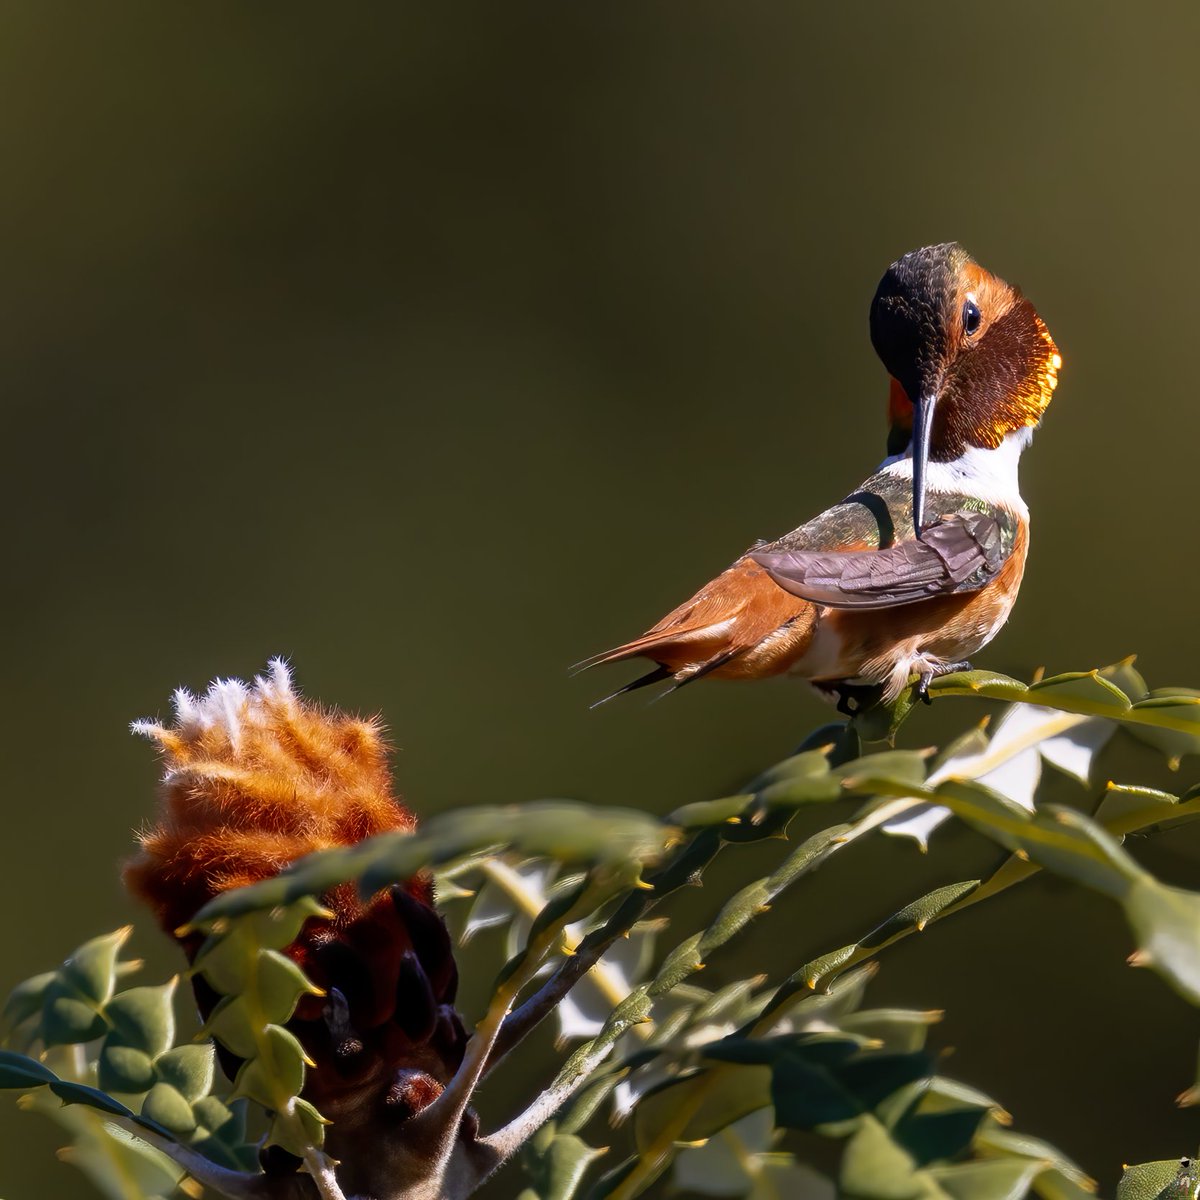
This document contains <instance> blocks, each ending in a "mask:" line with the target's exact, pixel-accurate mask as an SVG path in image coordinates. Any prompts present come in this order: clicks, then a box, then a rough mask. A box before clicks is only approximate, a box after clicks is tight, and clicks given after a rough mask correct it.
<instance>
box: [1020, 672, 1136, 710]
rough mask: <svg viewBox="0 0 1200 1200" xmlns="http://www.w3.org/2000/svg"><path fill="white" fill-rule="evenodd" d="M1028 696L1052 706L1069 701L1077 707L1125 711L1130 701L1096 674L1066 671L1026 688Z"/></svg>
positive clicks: (1114, 685)
mask: <svg viewBox="0 0 1200 1200" xmlns="http://www.w3.org/2000/svg"><path fill="white" fill-rule="evenodd" d="M1029 694H1030V695H1031V696H1034V697H1036V698H1037V699H1038V700H1039V701H1041V702H1042V703H1050V704H1053V705H1057V704H1060V703H1062V702H1064V701H1067V700H1070V701H1072V702H1076V703H1086V704H1096V705H1105V706H1109V705H1111V706H1115V707H1116V708H1117V709H1118V710H1125V709H1128V708H1129V706H1130V701H1129V697H1128V696H1126V695H1125V693H1124V692H1123V691H1121V689H1120V688H1119V687H1118V686H1117V685H1116V684H1115V683H1114V682H1113V681H1112V680H1111V679H1108V678H1106V677H1105V676H1104V675H1102V674H1101V673H1100V672H1099V671H1068V672H1066V673H1065V674H1063V675H1051V676H1049V677H1048V678H1046V679H1039V680H1038V682H1037V683H1031V684H1030V685H1029Z"/></svg>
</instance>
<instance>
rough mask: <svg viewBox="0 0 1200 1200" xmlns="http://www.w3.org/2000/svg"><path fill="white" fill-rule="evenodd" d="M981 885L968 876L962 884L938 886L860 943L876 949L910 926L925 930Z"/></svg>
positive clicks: (907, 929)
mask: <svg viewBox="0 0 1200 1200" xmlns="http://www.w3.org/2000/svg"><path fill="white" fill-rule="evenodd" d="M977 887H979V880H978V879H967V880H964V881H963V882H962V883H951V884H947V885H946V886H945V887H940V888H937V889H936V890H934V891H932V892H929V893H928V894H926V895H924V896H921V897H920V898H919V899H917V900H913V901H912V902H911V903H910V904H906V905H905V906H904V907H903V908H902V909H900V911H899V912H897V913H896V914H895V915H894V916H891V917H889V918H888V919H887V920H886V921H884V922H883V923H882V924H881V925H879V926H877V927H876V928H875V929H873V930H872V931H871V932H870V933H869V934H867V936H866V937H864V938H863V939H862V941H861V942H859V945H860V946H866V947H867V948H868V949H873V948H875V947H877V946H882V945H885V944H886V943H887V942H890V941H891V940H892V939H893V938H894V937H896V936H897V935H898V934H901V933H907V932H908V931H909V930H910V929H924V928H925V926H926V925H927V924H928V923H929V922H930V921H932V920H934V919H935V918H936V917H937V916H938V915H939V914H940V913H942V912H944V911H945V910H946V909H947V908H949V907H950V906H951V905H952V904H957V903H958V901H960V900H962V899H963V898H964V897H965V896H969V895H970V894H971V893H972V892H973V891H975V889H976V888H977Z"/></svg>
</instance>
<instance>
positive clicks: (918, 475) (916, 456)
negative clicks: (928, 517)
mask: <svg viewBox="0 0 1200 1200" xmlns="http://www.w3.org/2000/svg"><path fill="white" fill-rule="evenodd" d="M937 400H938V393H937V390H936V389H929V390H922V392H921V398H920V399H919V400H918V401H917V406H916V411H915V412H914V413H913V432H912V487H913V503H912V519H913V530H914V531H915V533H916V536H917V537H918V538H919V537H920V536H921V530H922V528H923V527H924V525H925V477H926V475H927V474H928V471H929V435H930V431H931V430H932V429H933V410H934V409H935V408H936V407H937Z"/></svg>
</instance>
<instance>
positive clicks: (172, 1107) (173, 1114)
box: [142, 1083, 196, 1135]
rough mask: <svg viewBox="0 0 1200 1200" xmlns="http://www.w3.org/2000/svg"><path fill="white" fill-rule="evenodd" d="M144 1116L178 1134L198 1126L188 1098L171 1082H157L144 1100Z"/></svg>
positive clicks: (190, 1130)
mask: <svg viewBox="0 0 1200 1200" xmlns="http://www.w3.org/2000/svg"><path fill="white" fill-rule="evenodd" d="M142 1116H143V1117H145V1118H146V1119H147V1120H150V1121H155V1122H157V1123H158V1124H159V1125H163V1126H165V1127H166V1128H167V1129H169V1130H171V1132H172V1133H174V1134H176V1135H182V1134H188V1133H191V1132H192V1130H194V1129H195V1128H196V1118H195V1116H194V1115H193V1114H192V1106H191V1104H189V1103H188V1101H187V1099H186V1098H185V1097H184V1096H183V1095H182V1094H181V1093H180V1092H178V1091H176V1090H175V1088H173V1087H172V1086H171V1085H170V1084H169V1083H156V1084H155V1085H154V1086H153V1087H152V1088H151V1089H150V1091H149V1092H147V1093H146V1098H145V1100H143V1101H142Z"/></svg>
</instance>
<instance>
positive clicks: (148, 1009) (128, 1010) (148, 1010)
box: [105, 979, 178, 1058]
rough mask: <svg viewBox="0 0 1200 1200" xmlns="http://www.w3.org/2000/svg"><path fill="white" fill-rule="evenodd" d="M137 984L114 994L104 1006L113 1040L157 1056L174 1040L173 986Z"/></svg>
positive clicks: (171, 984) (173, 983)
mask: <svg viewBox="0 0 1200 1200" xmlns="http://www.w3.org/2000/svg"><path fill="white" fill-rule="evenodd" d="M177 982H178V980H177V979H172V980H170V981H169V982H167V983H164V984H162V985H161V986H158V987H136V988H129V989H128V990H127V991H124V992H120V993H119V994H118V995H116V996H114V997H113V999H112V1000H111V1001H110V1002H109V1004H108V1006H107V1007H106V1009H105V1015H106V1016H107V1017H108V1020H109V1022H110V1023H111V1025H112V1028H113V1034H114V1035H115V1038H114V1041H116V1042H117V1044H120V1045H125V1046H134V1047H136V1048H137V1049H139V1050H142V1051H144V1052H145V1053H146V1054H148V1055H149V1056H150V1057H151V1058H156V1057H157V1056H158V1055H160V1054H162V1053H163V1052H164V1051H165V1050H168V1049H170V1047H171V1046H172V1045H173V1044H174V1042H175V986H176V984H177Z"/></svg>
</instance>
